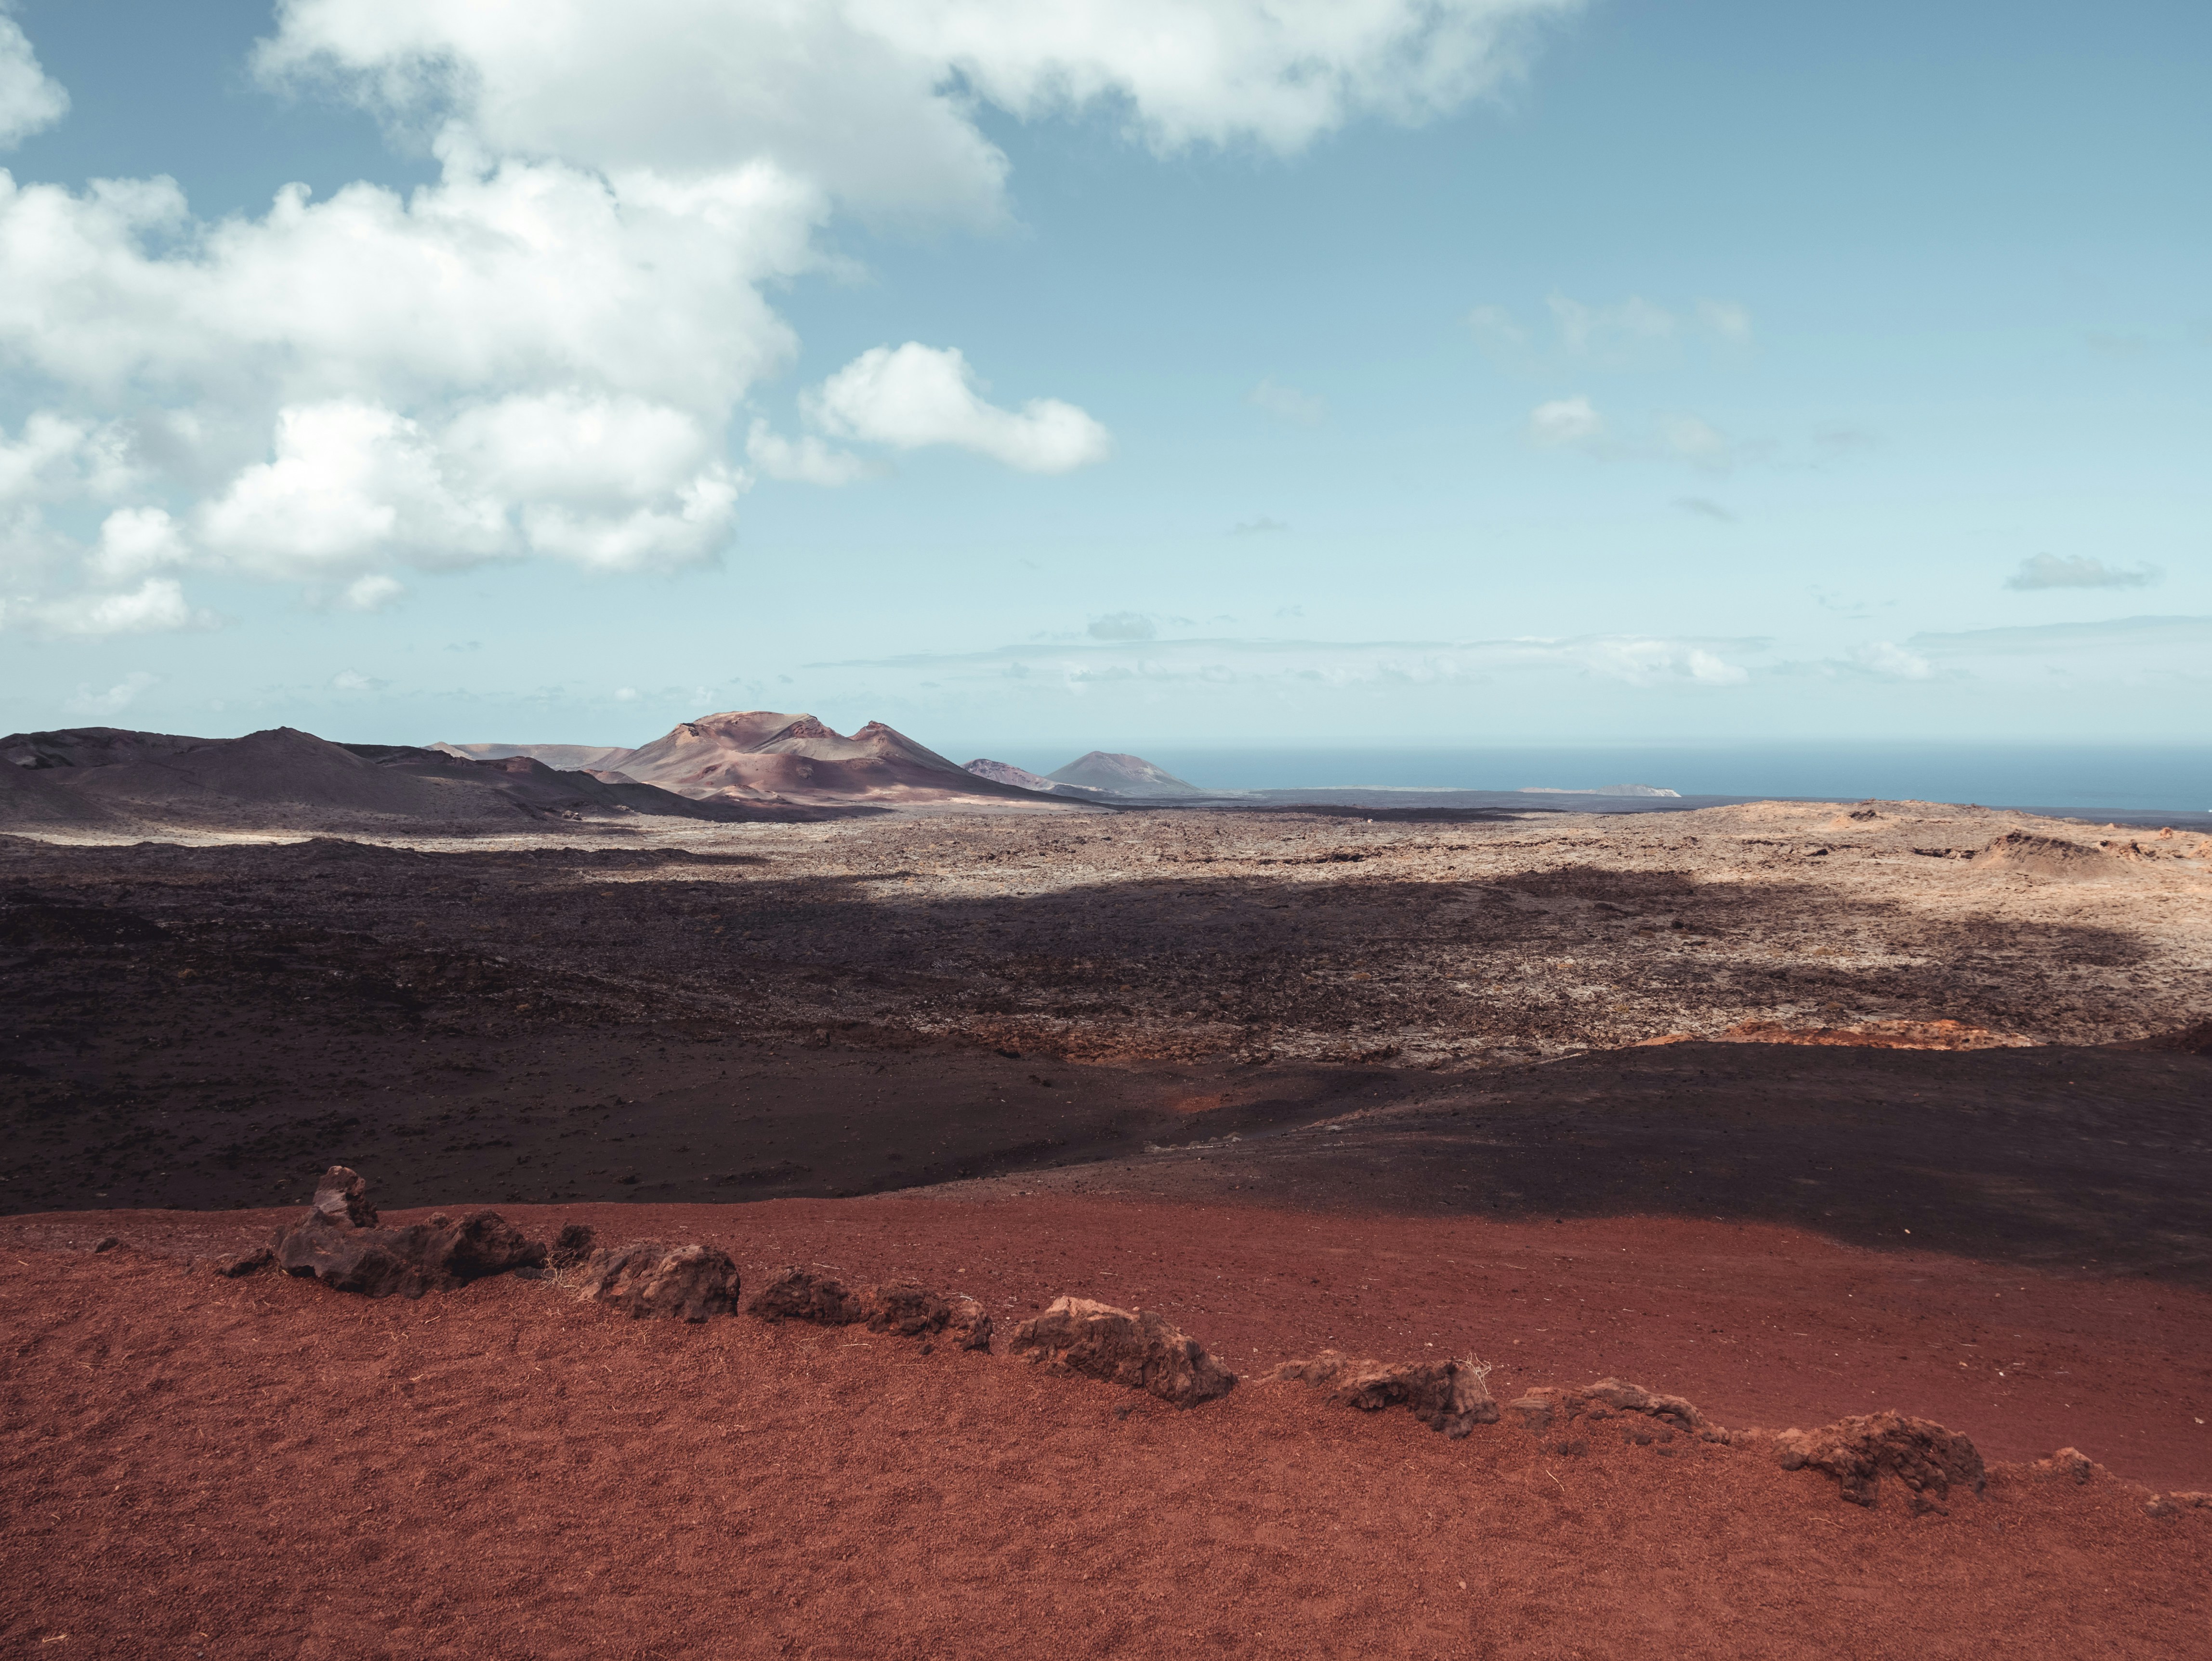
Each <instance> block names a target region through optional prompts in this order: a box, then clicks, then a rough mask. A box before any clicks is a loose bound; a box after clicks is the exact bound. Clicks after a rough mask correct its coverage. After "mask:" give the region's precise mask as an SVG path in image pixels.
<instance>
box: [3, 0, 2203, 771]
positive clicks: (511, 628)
mask: <svg viewBox="0 0 2212 1661" xmlns="http://www.w3.org/2000/svg"><path fill="white" fill-rule="evenodd" d="M1045 10H1046V9H1036V8H1030V7H1016V6H1012V5H1001V4H1000V3H999V0H939V3H920V0H916V3H911V4H905V5H901V6H892V5H890V4H889V3H888V0H842V3H839V4H834V5H833V4H823V5H820V6H817V7H815V8H812V9H810V10H809V12H808V13H807V14H806V15H805V19H804V20H802V22H801V23H800V24H799V25H798V26H796V28H795V32H794V30H793V28H787V27H783V26H781V25H778V24H776V23H775V22H774V21H767V20H772V18H773V16H774V14H773V12H772V11H771V9H768V8H764V7H761V6H757V5H753V4H750V3H742V0H635V3H625V4H623V5H620V6H614V5H605V6H599V5H591V4H585V3H581V0H571V3H566V4H562V3H553V0H548V3H547V4H546V5H544V6H543V7H539V8H533V9H527V10H512V11H511V10H510V9H505V8H492V7H474V8H469V7H459V6H453V5H450V4H442V5H441V4H431V3H429V0H378V3H375V4H371V3H369V0H302V3H300V4H297V5H295V6H292V7H290V8H289V9H284V10H283V11H282V12H272V11H271V10H270V8H269V7H268V6H266V5H265V4H264V5H246V4H228V5H204V6H200V7H195V8H191V9H180V8H175V7H157V6H152V5H142V4H135V3H121V0H71V3H67V4H64V3H56V0H21V3H18V4H16V5H15V7H14V8H13V9H12V12H11V13H9V15H10V17H11V18H12V21H13V23H14V25H15V30H16V32H15V33H14V34H13V35H11V36H10V39H9V41H8V42H7V43H5V49H0V137H4V136H9V135H11V134H12V136H13V138H14V143H13V145H12V148H10V149H5V150H0V165H4V166H5V167H8V169H9V172H10V173H12V175H13V179H14V187H13V188H12V189H11V191H10V192H9V193H8V194H7V196H6V198H5V200H4V201H0V601H4V605H5V610H4V611H0V697H4V698H5V700H6V704H7V714H6V716H5V719H4V721H0V725H5V726H8V727H49V726H55V725H62V724H80V723H85V722H91V721H108V722H113V723H117V724H122V725H129V726H143V727H158V728H163V729H167V730H174V731H185V732H199V733H225V732H235V731H242V730H246V729H249V728H252V727H261V726H267V725H273V724H276V723H279V722H283V723H289V724H292V725H297V726H301V727H309V728H311V729H313V730H315V731H319V732H323V733H328V734H330V735H331V736H334V737H340V738H347V739H387V740H402V739H415V740H422V739H430V738H447V739H508V740H522V739H536V740H562V739H566V740H572V741H579V742H608V743H616V742H626V743H628V742H638V741H641V740H642V739H646V738H647V737H650V736H652V735H653V734H655V733H659V732H660V731H663V730H665V728H666V727H668V726H669V725H671V723H672V722H673V721H678V720H680V719H683V718H684V717H687V716H690V715H696V714H700V713H703V712H705V711H706V710H708V709H724V708H741V707H771V708H780V709H809V710H812V711H814V712H815V713H817V714H819V715H822V716H823V718H824V719H827V720H829V721H832V722H833V723H834V724H838V725H841V726H844V727H848V728H849V727H851V726H853V725H857V724H858V723H859V722H860V721H865V720H867V719H870V718H879V719H883V720H887V721H890V722H891V723H892V724H894V725H896V726H898V727H902V729H905V730H907V731H908V732H911V733H914V734H915V736H916V737H919V738H921V739H923V740H924V741H926V742H930V743H933V744H937V745H939V746H940V747H943V748H945V749H948V750H954V751H958V752H959V753H960V755H961V757H963V758H964V757H965V756H966V755H968V754H969V753H976V752H984V753H994V752H995V753H1018V754H1020V755H1022V756H1040V755H1048V754H1050V753H1051V752H1053V751H1054V748H1055V746H1057V747H1059V748H1064V749H1066V750H1067V751H1070V752H1071V753H1072V752H1073V751H1078V750H1081V749H1087V748H1091V747H1093V746H1094V745H1095V746H1101V747H1105V748H1111V749H1143V748H1145V747H1146V746H1153V747H1158V746H1161V745H1182V746H1185V747H1188V746H1192V745H1237V744H1255V745H1282V744H1297V743H1315V744H1325V745H1328V746H1330V747H1332V748H1337V749H1341V748H1342V747H1344V746H1345V745H1358V744H1360V743H1363V742H1371V743H1375V744H1377V745H1385V744H1387V745H1392V746H1400V747H1402V746H1406V745H1429V744H1433V745H1481V746H1497V745H1511V744H1516V743H1528V744H1542V745H1559V744H1575V743H1588V744H1606V745H1612V744H1634V743H1637V742H1640V741H1656V740H1666V741H1674V742H1684V741H1700V742H1718V743H1725V742H1743V743H1774V742H1790V741H1808V742H1826V743H1838V742H1852V743H1863V742H1881V741H1886V740H1907V739H1910V740H1915V741H1929V740H1940V739H1953V740H1978V739H1993V740H2037V739H2051V740H2065V741H2068V742H2075V743H2079V742H2089V743H2098V742H2113V743H2119V742H2159V741H2169V742H2190V741H2197V740H2198V739H2199V738H2200V735H2201V733H2202V731H2203V714H2202V711H2203V709H2204V708H2205V703H2206V694H2207V692H2208V691H2212V557H2208V547H2207V542H2208V530H2212V512H2208V509H2212V482H2208V481H2212V445H2208V437H2212V414H2208V407H2207V399H2206V398H2205V395H2204V390H2203V389H2204V387H2205V385H2206V382H2207V372H2208V370H2212V283H2208V282H2207V277H2208V276H2212V259H2208V253H2212V246H2208V244H2212V231H2208V226H2212V216H2208V214H2207V211H2206V210H2207V207H2208V203H2207V200H2206V197H2207V192H2208V188H2212V187H2208V184H2207V178H2208V175H2207V174H2206V172H2205V169H2204V167H2203V160H2204V158H2205V156H2206V155H2208V154H2212V100H2206V99H2205V98H2204V97H2203V95H2202V94H2203V85H2204V84H2205V78H2206V71H2207V70H2208V68H2212V14H2208V13H2207V12H2206V10H2205V9H2203V8H2202V7H2201V6H2188V5H2182V4H2171V5H2134V6H2130V5H2118V6H2112V7H2106V8H2100V9H2097V10H2096V11H2095V12H2094V13H2093V14H2092V13H2088V12H2085V11H2083V10H2082V9H2080V8H2078V7H2069V8H2064V9H2062V8H2059V7H2057V6H2055V5H2027V6H2006V7H1997V6H1994V5H1979V4H1968V5H1959V6H1953V7H1947V8H1927V7H1907V6H1904V5H1882V4H1875V5H1868V6H1861V7H1855V8H1834V7H1828V8H1808V7H1787V8H1777V7H1772V6H1770V5H1753V4H1749V3H1744V4H1724V3H1711V4H1677V5H1668V6H1662V5H1658V4H1632V3H1611V4H1603V3H1601V4H1592V5H1583V6H1577V5H1572V4H1567V3H1559V0H1463V3H1462V0H1455V3H1443V4H1439V5H1437V6H1434V7H1423V6H1416V5H1413V4H1412V3H1410V0H1407V3H1399V0H1361V3H1358V4H1351V3H1346V4H1341V5H1332V6H1328V7H1316V8H1313V9H1307V8H1304V7H1301V6H1296V5H1290V4H1279V5H1273V6H1267V5H1261V4H1259V3H1256V0H1210V3H1205V4H1199V3H1179V4H1167V3H1156V4H1149V5H1148V4H1141V3H1138V0H1130V3H1127V4H1125V5H1121V6H1116V7H1113V8H1103V7H1101V8H1096V9H1094V8H1091V7H1087V6H1082V5H1076V4H1070V5H1066V6H1064V7H1058V8H1053V9H1049V12H1050V15H1049V16H1048V17H1044V18H1043V21H1039V18H1040V16H1041V15H1042V12H1043V11H1045ZM457 18H458V21H457ZM517 20H520V21H517ZM1161 40H1167V41H1168V42H1170V48H1169V49H1167V50H1161V49H1158V42H1159V41H1161ZM11 54H12V55H11ZM34 62H35V65H36V67H35V68H33V67H32V65H33V63H34ZM763 64H764V65H766V68H765V69H762V68H760V66H761V65H763ZM779 64H783V65H789V64H801V65H803V64H820V65H822V66H823V69H822V72H821V73H820V74H818V75H809V74H807V73H804V72H800V71H799V70H788V69H779V68H778V65H779ZM749 77H750V79H749ZM57 89H59V90H57ZM64 93H65V94H66V104H67V107H66V110H64V109H62V108H61V107H60V106H61V103H62V101H63V99H62V97H61V94H64ZM162 176H166V177H167V178H168V179H173V181H174V186H173V187H168V186H155V185H152V184H149V183H147V182H145V181H149V180H152V179H156V178H159V177H162ZM98 179H111V180H127V181H138V182H136V183H131V184H127V185H108V186H95V185H94V183H93V181H94V180H98ZM295 181H297V182H298V183H299V184H301V185H303V186H305V187H306V190H305V192H304V193H303V194H301V195H300V196H297V197H295V198H291V199H289V201H288V203H287V204H286V205H284V206H282V207H280V208H278V209H276V210H273V211H272V208H271V201H272V198H275V197H276V193H277V192H278V191H279V190H280V189H282V188H283V187H285V186H289V185H291V184H293V183H294V182H295ZM368 187H375V189H376V190H378V191H382V192H398V195H379V194H376V193H375V191H373V190H371V189H370V188H368ZM410 192H419V194H415V195H412V196H410V195H409V194H408V193H410ZM342 193H343V194H342ZM10 295H13V298H10V297H9V296H10ZM955 354H957V356H955Z"/></svg>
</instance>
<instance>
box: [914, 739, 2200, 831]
mask: <svg viewBox="0 0 2212 1661" xmlns="http://www.w3.org/2000/svg"><path fill="white" fill-rule="evenodd" d="M1099 736H1100V739H1101V741H1104V740H1106V739H1109V737H1111V736H1112V735H1107V734H1101V735H1099ZM1112 741H1114V742H1115V743H1117V744H1120V745H1121V746H1122V747H1124V748H1127V749H1133V750H1136V751H1139V752H1140V753H1142V754H1143V755H1144V756H1145V757H1146V758H1147V759H1148V760H1150V761H1152V762H1154V763H1156V764H1158V765H1159V766H1161V767H1164V768H1165V769H1166V770H1169V771H1170V772H1171V773H1174V774H1176V776H1179V777H1181V778H1185V779H1188V780H1189V781H1190V782H1192V783H1193V784H1194V785H1196V786H1198V787H1199V788H1200V789H1201V790H1203V791H1206V792H1207V793H1209V794H1212V793H1216V792H1218V793H1222V794H1229V793H1243V792H1268V793H1279V792H1284V791H1290V792H1294V793H1297V794H1311V795H1314V796H1316V797H1317V798H1324V799H1326V798H1337V799H1342V798H1345V797H1347V796H1349V795H1356V794H1372V795H1377V796H1380V795H1384V794H1390V795H1394V796H1402V795H1404V794H1407V793H1422V794H1432V793H1439V792H1441V793H1449V794H1480V795H1481V796H1484V797H1486V798H1488V797H1493V796H1499V795H1505V796H1511V795H1521V796H1522V800H1526V801H1528V802H1531V803H1534V802H1538V801H1543V800H1546V799H1547V797H1546V795H1545V794H1524V793H1528V792H1530V791H1531V790H1532V788H1534V789H1535V790H1537V791H1541V792H1546V793H1548V792H1549V791H1551V790H1565V791H1587V790H1592V789H1595V788H1599V787H1601V786H1604V785H1607V784H1611V783H1615V782H1619V781H1621V780H1625V779H1633V780H1637V781H1638V782H1642V783H1644V784H1649V785H1654V786H1657V787H1659V788H1664V789H1669V790H1675V791H1679V792H1680V793H1681V795H1682V796H1683V797H1684V798H1685V799H1696V798H1705V799H1706V800H1707V801H1708V802H1710V801H1711V800H1715V799H1728V800H1806V801H1860V800H1868V799H1869V798H1874V799H1880V800H1887V801H1948V802H1961V803H1965V802H1973V803H1978V804H1979V805H1981V806H1985V807H2015V808H2030V809H2037V810H2043V811H2048V812H2059V813H2063V814H2066V815H2069V816H2074V817H2082V816H2092V815H2098V814H2103V815H2107V816H2109V815H2112V814H2115V813H2124V814H2128V815H2131V816H2132V815H2136V814H2160V813H2166V814H2177V815H2187V816H2192V817H2197V818H2201V817H2202V816H2203V815H2204V814H2206V813H2207V812H2212V745H2088V744H2052V745H2019V744H2012V745H1972V744H1941V745H1937V744H1928V745H1842V744H1805V745H1687V744H1684V745H1668V744H1650V745H1526V746H1520V745H1486V746H1481V747H1475V746H1466V747H1446V746H1441V745H1439V746H1434V747H1415V746H1411V745H1407V746H1400V747H1393V748H1389V749H1381V748H1376V749H1369V748H1354V747H1352V746H1350V745H1330V746H1322V745H1312V746H1295V747H1293V746H1289V745H1283V746H1272V745H1205V746H1194V745H1174V744H1165V743H1152V742H1150V741H1146V740H1144V739H1134V740H1126V739H1119V738H1113V739H1112ZM954 747H955V748H956V749H957V745H956V746H954ZM1065 749H1066V746H1064V745H1063V746H1058V747H1055V748H1053V749H1050V750H1040V749H1037V748H1035V747H1032V746H1029V745H1006V744H1004V743H1000V744H999V745H997V747H995V748H993V749H990V750H987V751H979V753H987V754H992V755H996V756H999V757H1000V758H1001V759H1004V760H1006V761H1008V762H1012V763H1013V764H1016V765H1018V766H1024V767H1027V766H1031V765H1035V764H1044V767H1043V768H1042V769H1041V770H1048V768H1049V767H1051V766H1057V765H1059V764H1060V763H1061V762H1063V761H1065V760H1066V754H1065V753H1064V751H1065ZM961 753H966V752H965V751H962V752H961ZM1550 800H1553V802H1554V803H1555V804H1557V805H1560V806H1564V805H1565V802H1566V801H1569V800H1573V798H1572V797H1566V798H1557V797H1554V798H1551V799H1550ZM1607 800H1608V801H1611V800H1616V799H1611V798H1608V799H1607ZM1651 805H1652V806H1662V807H1678V806H1687V805H1690V802H1689V800H1685V801H1683V802H1679V803H1678V802H1671V801H1666V800H1664V799H1660V800H1657V801H1655V802H1653V803H1651Z"/></svg>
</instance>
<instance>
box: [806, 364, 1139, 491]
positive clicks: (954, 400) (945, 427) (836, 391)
mask: <svg viewBox="0 0 2212 1661" xmlns="http://www.w3.org/2000/svg"><path fill="white" fill-rule="evenodd" d="M806 408H807V413H808V416H809V417H810V418H811V420H812V421H813V422H814V423H816V424H817V425H818V426H820V427H821V428H822V429H823V430H824V431H825V432H827V433H829V434H830V435H832V436H833V437H837V438H855V439H863V440H866V441H870V442H872V443H877V444H888V445H890V446H892V447H894V448H896V449H902V450H911V449H918V448H920V447H922V446H924V445H930V444H951V445H955V446H957V447H959V448H961V449H963V450H973V451H975V453H977V454H979V455H987V456H989V457H991V458H992V459H994V460H998V461H1003V462H1004V463H1006V465H1008V466H1009V467H1018V468H1020V469H1021V470H1022V471H1023V472H1031V473H1064V472H1071V471H1073V469H1075V468H1077V467H1085V466H1089V465H1091V463H1093V462H1097V461H1103V460H1104V459H1106V458H1107V456H1108V455H1109V453H1111V451H1112V449H1113V440H1112V438H1111V437H1110V436H1109V435H1108V433H1107V431H1106V429H1105V428H1103V426H1101V425H1099V423H1097V422H1096V421H1094V420H1093V419H1091V417H1090V416H1088V415H1086V414H1085V412H1084V411H1081V410H1079V409H1077V408H1076V407H1075V406H1074V405H1073V404H1063V403H1061V402H1060V400H1059V399H1054V398H1033V399H1030V401H1029V402H1028V403H1026V404H1024V405H1022V407H1021V409H1020V411H1018V412H1016V411H1012V410H1002V409H1000V408H999V406H998V405H994V404H989V403H986V402H985V401H984V399H983V398H982V397H981V394H980V393H978V392H977V391H976V390H975V371H974V370H973V369H971V368H969V364H968V360H967V358H966V357H965V356H963V355H962V353H961V351H960V349H959V348H958V347H957V346H952V347H944V348H939V347H934V346H925V345H922V344H921V343H920V342H918V341H912V340H909V341H908V342H907V343H906V344H904V345H903V346H900V347H896V348H893V347H890V346H877V347H872V348H871V349H870V350H867V351H865V352H862V353H861V354H860V356H858V357H856V358H854V360H853V361H852V362H850V363H848V364H847V365H846V366H845V367H844V368H842V369H840V370H838V371H837V373H836V374H833V375H831V376H830V377H829V380H825V381H823V383H822V386H821V388H820V390H819V391H818V392H815V393H814V394H813V395H812V396H811V398H809V399H808V400H807V405H806Z"/></svg>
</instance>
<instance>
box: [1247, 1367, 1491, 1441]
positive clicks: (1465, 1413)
mask: <svg viewBox="0 0 2212 1661" xmlns="http://www.w3.org/2000/svg"><path fill="white" fill-rule="evenodd" d="M1489 1376H1490V1369H1489V1368H1488V1367H1486V1366H1482V1365H1480V1363H1479V1362H1476V1361H1474V1360H1465V1359H1460V1360H1448V1361H1398V1362H1385V1361H1373V1360H1367V1361H1355V1360H1352V1358H1351V1357H1350V1356H1348V1355H1346V1354H1341V1353H1340V1352H1339V1351H1337V1350H1334V1349H1325V1350H1323V1351H1322V1353H1321V1354H1318V1355H1316V1356H1315V1357H1314V1358H1313V1359H1312V1360H1310V1361H1285V1362H1284V1363H1283V1364H1282V1366H1279V1367H1277V1368H1276V1369H1275V1377H1276V1378H1278V1379H1279V1380H1282V1381H1284V1382H1285V1383H1294V1384H1306V1385H1310V1387H1312V1388H1313V1389H1316V1390H1327V1391H1328V1401H1329V1404H1330V1405H1331V1406H1333V1407H1348V1408H1358V1409H1359V1410H1360V1411H1361V1412H1363V1413H1377V1412H1380V1411H1381V1410H1382V1409H1384V1408H1387V1407H1395V1406H1397V1405H1398V1404H1400V1403H1401V1402H1402V1403H1403V1404H1404V1405H1405V1406H1407V1407H1408V1408H1410V1409H1413V1416H1414V1417H1415V1418H1416V1419H1419V1421H1421V1422H1422V1423H1423V1424H1425V1425H1426V1426H1427V1427H1429V1428H1430V1429H1431V1430H1436V1431H1442V1432H1443V1433H1444V1434H1445V1435H1447V1436H1449V1437H1451V1438H1453V1439H1458V1438H1460V1437H1462V1436H1464V1435H1466V1434H1467V1433H1468V1432H1469V1431H1471V1430H1473V1429H1474V1427H1475V1426H1477V1425H1494V1424H1496V1423H1497V1422H1498V1403H1497V1402H1495V1401H1493V1400H1492V1399H1491V1395H1490V1387H1489V1385H1488V1384H1486V1383H1485V1382H1484V1380H1485V1379H1486V1378H1488V1377H1489Z"/></svg>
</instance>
